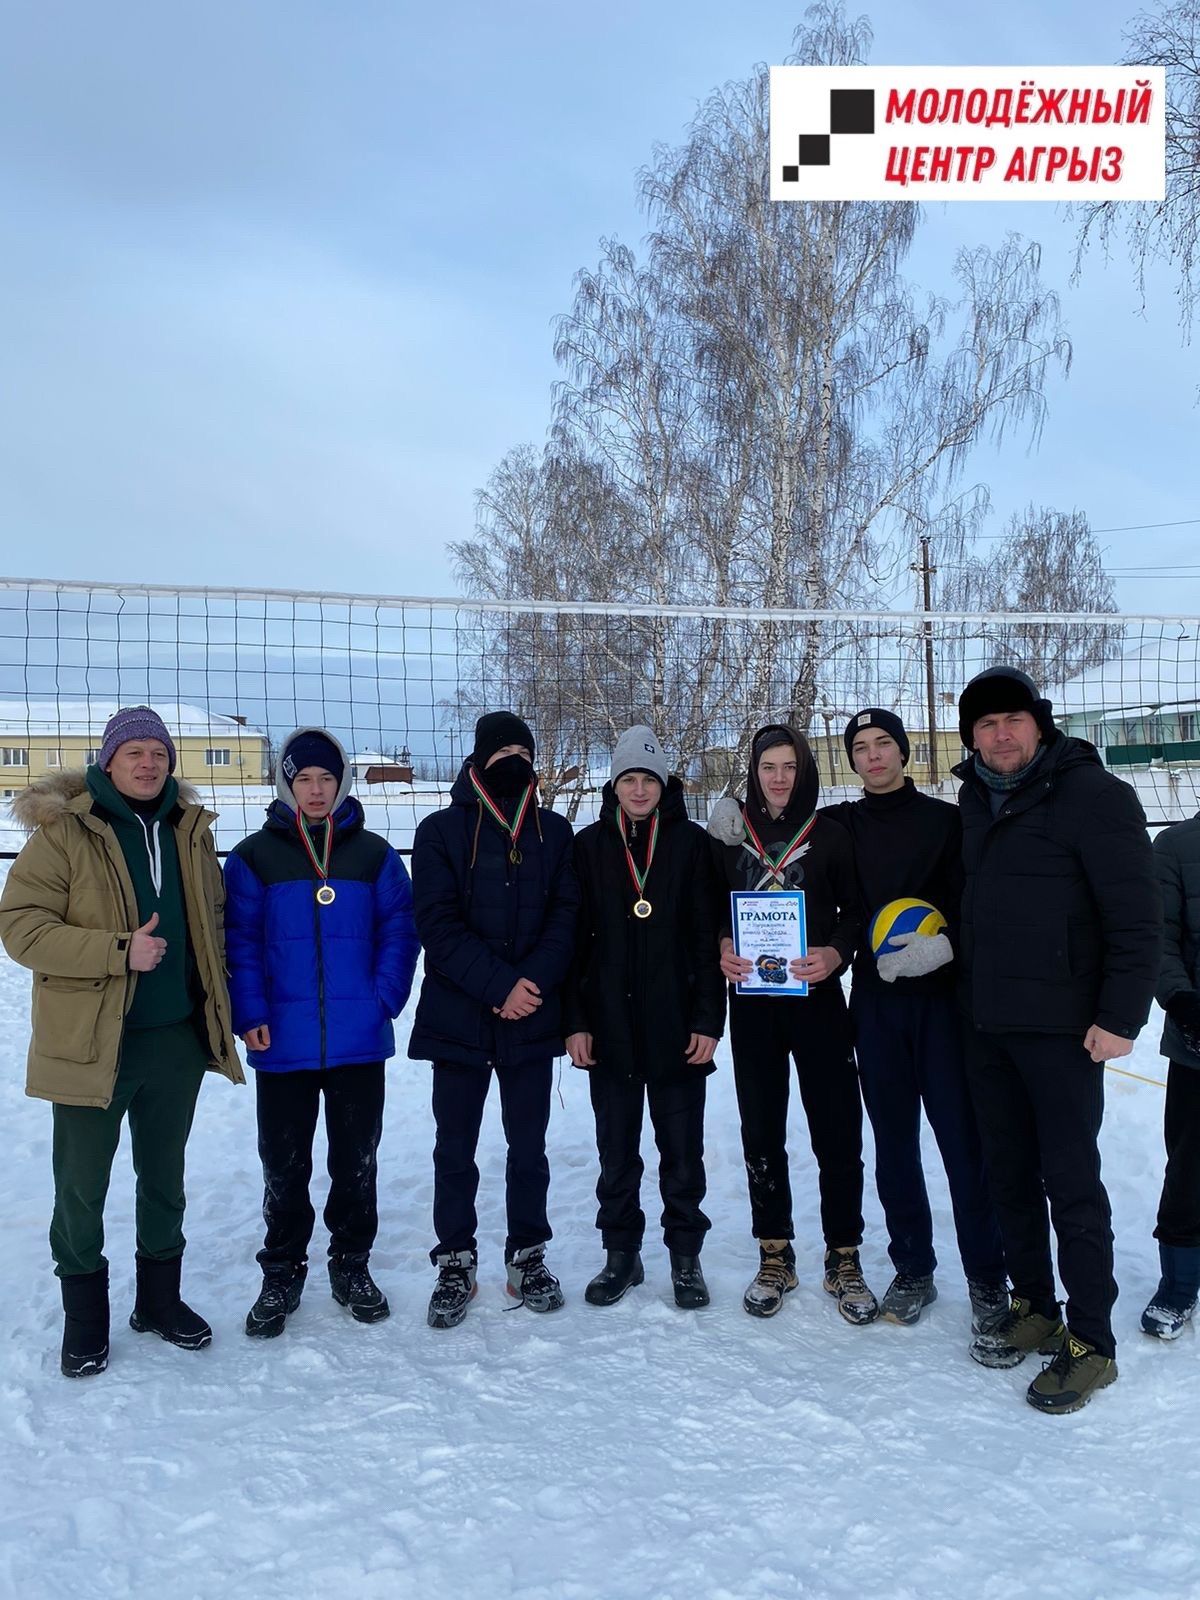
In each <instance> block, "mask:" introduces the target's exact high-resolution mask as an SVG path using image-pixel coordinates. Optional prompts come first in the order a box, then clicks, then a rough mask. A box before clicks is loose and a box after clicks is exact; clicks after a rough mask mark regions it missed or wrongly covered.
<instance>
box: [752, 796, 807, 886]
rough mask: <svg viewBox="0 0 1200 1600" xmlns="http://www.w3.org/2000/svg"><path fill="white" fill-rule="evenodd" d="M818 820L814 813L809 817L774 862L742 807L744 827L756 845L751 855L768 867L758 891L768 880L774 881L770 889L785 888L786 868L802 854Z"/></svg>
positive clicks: (759, 883) (760, 880) (760, 881)
mask: <svg viewBox="0 0 1200 1600" xmlns="http://www.w3.org/2000/svg"><path fill="white" fill-rule="evenodd" d="M816 820H817V813H816V812H815V811H814V812H813V814H812V816H811V817H809V819H808V821H807V822H806V823H804V824H803V826H802V827H801V828H800V829H799V831H798V832H797V833H796V834H795V836H794V837H793V838H792V839H791V840H790V842H789V843H788V845H787V846H786V848H785V849H784V850H783V851H782V852H781V853H780V855H779V857H778V859H777V860H774V861H773V860H772V859H771V857H770V856H769V855H768V854H767V852H766V848H765V846H764V845H763V842H762V840H761V839H760V838H759V837H758V834H757V833H756V832H755V831H754V824H753V823H752V822H751V821H750V818H749V817H748V816H747V815H746V808H745V806H743V807H742V825H743V826H744V828H745V830H746V832H747V833H748V834H749V835H750V838H751V840H752V841H753V843H754V849H753V851H752V852H751V854H752V855H756V856H757V857H758V859H759V860H760V861H761V862H762V864H763V866H764V867H766V869H767V870H766V872H765V873H764V874H763V876H762V877H761V878H760V879H759V881H758V884H757V885H756V888H757V889H761V888H762V887H763V885H764V884H765V883H766V882H767V879H768V878H770V879H773V880H774V881H773V882H772V883H771V885H770V887H771V888H772V889H782V888H783V873H784V868H785V867H786V866H787V864H788V862H789V861H791V860H793V859H794V858H795V857H796V856H797V855H798V854H799V853H800V847H801V846H802V845H803V843H804V841H805V840H806V839H807V838H808V836H809V834H810V833H811V832H812V830H813V824H814V823H815V822H816Z"/></svg>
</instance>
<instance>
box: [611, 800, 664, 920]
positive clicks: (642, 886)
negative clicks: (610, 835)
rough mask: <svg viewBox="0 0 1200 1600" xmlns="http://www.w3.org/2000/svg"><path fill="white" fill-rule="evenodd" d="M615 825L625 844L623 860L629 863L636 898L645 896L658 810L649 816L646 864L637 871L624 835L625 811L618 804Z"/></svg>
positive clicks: (656, 829)
mask: <svg viewBox="0 0 1200 1600" xmlns="http://www.w3.org/2000/svg"><path fill="white" fill-rule="evenodd" d="M617 826H618V827H619V828H620V830H621V843H622V844H623V845H624V846H625V860H626V861H627V862H628V864H629V876H630V877H631V878H632V879H633V886H634V888H635V889H636V890H637V893H638V899H639V900H644V899H645V898H646V879H647V878H648V877H649V876H650V866H651V863H652V862H653V860H654V846H655V845H656V844H657V843H658V812H657V811H655V813H654V815H653V816H652V817H651V818H650V838H649V840H648V841H647V843H646V865H645V868H644V870H643V871H641V872H639V871H638V869H637V863H636V862H635V861H634V859H633V852H632V850H630V848H629V840H628V839H627V838H626V837H625V813H624V811H622V809H621V808H620V806H618V807H617Z"/></svg>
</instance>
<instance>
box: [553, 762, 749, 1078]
mask: <svg viewBox="0 0 1200 1600" xmlns="http://www.w3.org/2000/svg"><path fill="white" fill-rule="evenodd" d="M617 810H618V806H617V797H616V795H615V794H614V792H613V788H612V785H611V784H605V786H604V799H603V804H602V806H601V811H600V820H599V822H593V823H592V825H591V826H590V827H588V828H584V829H583V831H582V832H581V833H579V834H577V835H576V837H575V871H576V875H577V876H578V878H579V887H580V891H581V894H582V905H581V907H580V913H579V931H578V937H577V940H576V953H575V961H574V963H573V965H572V969H571V976H570V978H569V980H568V983H567V988H566V992H565V994H564V997H563V1032H564V1034H571V1033H590V1034H591V1035H592V1040H593V1049H592V1054H593V1055H594V1056H595V1058H596V1067H595V1068H594V1069H593V1070H595V1071H598V1072H608V1073H613V1074H614V1075H617V1076H619V1077H622V1078H634V1079H641V1080H643V1081H645V1080H646V1079H650V1078H656V1079H657V1078H663V1077H667V1076H678V1075H679V1074H680V1073H684V1072H687V1073H694V1072H698V1071H699V1072H711V1071H712V1070H713V1068H712V1067H711V1066H708V1067H694V1066H689V1065H688V1064H687V1063H686V1062H685V1060H684V1054H685V1052H686V1050H687V1047H688V1040H689V1038H690V1037H691V1035H692V1034H693V1033H704V1034H707V1035H709V1037H710V1038H714V1039H719V1038H720V1037H721V1032H722V1029H723V1028H724V1026H725V980H724V978H723V977H722V976H721V968H720V962H719V951H718V947H717V946H718V941H717V880H716V874H715V872H714V870H713V864H712V857H711V853H710V851H709V846H708V840H707V838H706V837H705V833H704V830H703V828H700V827H698V826H697V825H696V824H695V823H694V822H689V820H688V817H687V812H686V810H685V808H684V804H683V788H682V786H681V784H680V782H679V779H678V778H671V779H669V780H668V782H667V786H666V789H665V790H664V792H663V797H662V800H661V802H660V804H659V808H658V811H659V831H658V840H657V843H656V846H655V851H654V860H653V862H652V863H651V866H650V871H649V873H648V875H647V878H646V898H647V899H648V900H649V901H650V903H651V905H652V906H653V908H654V909H653V911H652V912H651V915H650V916H649V917H647V918H646V920H645V921H639V919H638V918H637V917H635V916H634V915H633V909H632V907H633V903H634V900H635V899H636V898H637V895H636V891H635V890H634V886H633V879H632V877H631V875H630V872H629V865H628V863H627V861H626V859H625V846H624V844H623V843H622V840H621V835H620V832H619V830H618V826H617ZM627 826H628V828H629V830H630V849H631V851H632V853H633V856H634V860H635V863H636V865H637V866H638V868H639V869H644V867H645V864H646V856H645V844H646V839H645V836H646V834H647V832H648V826H649V825H648V823H645V822H643V823H638V824H628V825H627ZM635 828H636V835H635V833H634V829H635ZM639 835H640V837H638V836H639Z"/></svg>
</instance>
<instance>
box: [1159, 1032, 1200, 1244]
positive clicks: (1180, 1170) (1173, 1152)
mask: <svg viewBox="0 0 1200 1600" xmlns="http://www.w3.org/2000/svg"><path fill="white" fill-rule="evenodd" d="M1163 1133H1164V1135H1165V1137H1166V1144H1167V1173H1166V1177H1165V1178H1164V1179H1163V1189H1162V1198H1161V1200H1160V1201H1159V1202H1158V1226H1157V1228H1155V1230H1154V1237H1155V1238H1156V1239H1157V1240H1158V1241H1159V1243H1160V1244H1170V1245H1175V1246H1176V1247H1178V1248H1181V1249H1184V1250H1190V1249H1195V1248H1196V1247H1197V1246H1200V1071H1198V1070H1197V1069H1196V1068H1195V1067H1185V1066H1181V1065H1180V1064H1179V1062H1178V1061H1172V1062H1171V1063H1170V1064H1169V1066H1168V1070H1167V1108H1166V1111H1165V1113H1164V1116H1163Z"/></svg>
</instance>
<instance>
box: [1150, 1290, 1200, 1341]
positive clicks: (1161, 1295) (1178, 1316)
mask: <svg viewBox="0 0 1200 1600" xmlns="http://www.w3.org/2000/svg"><path fill="white" fill-rule="evenodd" d="M1195 1312H1196V1301H1195V1298H1194V1297H1193V1296H1190V1295H1188V1294H1180V1293H1177V1292H1175V1291H1173V1290H1172V1289H1171V1288H1170V1286H1169V1285H1168V1284H1167V1283H1165V1282H1163V1283H1160V1284H1159V1286H1158V1288H1157V1289H1156V1291H1155V1292H1154V1294H1153V1295H1152V1296H1151V1298H1150V1304H1149V1305H1148V1306H1147V1307H1146V1309H1145V1311H1143V1312H1142V1332H1143V1333H1148V1334H1150V1336H1151V1337H1152V1338H1154V1339H1178V1338H1179V1335H1180V1334H1181V1333H1182V1332H1183V1330H1184V1329H1185V1328H1186V1327H1187V1325H1188V1323H1189V1322H1190V1321H1191V1320H1192V1317H1193V1316H1194V1315H1195Z"/></svg>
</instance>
